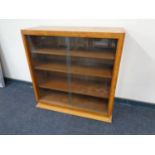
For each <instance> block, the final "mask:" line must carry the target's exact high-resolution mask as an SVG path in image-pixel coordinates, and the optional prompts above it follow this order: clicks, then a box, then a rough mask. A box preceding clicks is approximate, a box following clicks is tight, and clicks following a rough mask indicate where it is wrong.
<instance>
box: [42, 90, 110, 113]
mask: <svg viewBox="0 0 155 155" xmlns="http://www.w3.org/2000/svg"><path fill="white" fill-rule="evenodd" d="M70 100H71V103H69V97H68V94H67V93H60V92H59V93H57V92H52V93H46V94H44V96H42V97H41V99H40V100H39V102H43V103H48V104H51V105H52V104H53V105H54V106H61V107H68V108H76V109H80V110H84V111H89V112H94V113H99V114H101V115H107V102H106V101H105V100H103V99H98V98H91V97H85V96H84V97H83V96H79V95H72V97H71V99H70Z"/></svg>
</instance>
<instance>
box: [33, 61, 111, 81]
mask: <svg viewBox="0 0 155 155" xmlns="http://www.w3.org/2000/svg"><path fill="white" fill-rule="evenodd" d="M35 69H37V70H44V71H54V72H61V73H69V71H70V73H71V74H76V75H82V76H90V77H99V78H110V79H111V77H112V71H111V70H110V69H109V68H103V69H101V68H93V67H86V66H85V67H84V66H71V68H70V70H69V69H68V68H67V65H65V64H61V63H56V62H51V63H42V64H40V65H37V66H36V67H35Z"/></svg>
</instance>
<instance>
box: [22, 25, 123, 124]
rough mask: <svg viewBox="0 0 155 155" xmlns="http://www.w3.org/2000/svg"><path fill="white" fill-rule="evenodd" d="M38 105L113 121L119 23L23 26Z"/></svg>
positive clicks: (119, 36)
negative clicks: (112, 26) (108, 25)
mask: <svg viewBox="0 0 155 155" xmlns="http://www.w3.org/2000/svg"><path fill="white" fill-rule="evenodd" d="M21 33H22V38H23V43H24V47H25V51H26V56H27V61H28V64H29V68H30V72H31V77H32V81H33V88H34V93H35V97H36V102H37V107H39V108H44V109H49V110H54V111H58V112H64V113H68V114H72V115H77V116H81V117H86V118H92V119H96V120H100V121H105V122H111V121H112V110H113V102H114V94H115V87H116V81H117V76H118V70H119V64H120V59H121V53H122V47H123V41H124V35H125V33H124V30H123V29H122V28H77V27H38V28H30V29H23V30H22V31H21Z"/></svg>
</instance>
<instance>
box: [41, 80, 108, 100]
mask: <svg viewBox="0 0 155 155" xmlns="http://www.w3.org/2000/svg"><path fill="white" fill-rule="evenodd" d="M39 87H40V88H45V89H50V90H58V91H64V92H71V93H75V94H81V95H88V96H93V97H100V98H108V96H109V88H107V87H108V86H107V84H106V82H104V83H101V82H100V83H97V82H90V81H86V80H75V79H71V85H70V86H69V85H68V81H67V79H59V78H57V79H55V78H54V79H50V80H46V81H45V82H44V83H42V84H39Z"/></svg>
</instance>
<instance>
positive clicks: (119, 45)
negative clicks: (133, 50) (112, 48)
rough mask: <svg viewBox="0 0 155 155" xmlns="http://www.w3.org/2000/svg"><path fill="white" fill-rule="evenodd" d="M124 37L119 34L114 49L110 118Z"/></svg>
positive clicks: (109, 107)
mask: <svg viewBox="0 0 155 155" xmlns="http://www.w3.org/2000/svg"><path fill="white" fill-rule="evenodd" d="M124 36H125V34H121V35H120V36H119V37H118V40H117V49H116V55H115V62H114V67H113V73H112V82H111V88H110V95H109V102H108V115H109V116H112V111H113V106H114V97H115V89H116V84H117V78H118V71H119V66H120V60H121V55H122V49H123V41H124Z"/></svg>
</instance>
